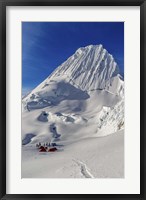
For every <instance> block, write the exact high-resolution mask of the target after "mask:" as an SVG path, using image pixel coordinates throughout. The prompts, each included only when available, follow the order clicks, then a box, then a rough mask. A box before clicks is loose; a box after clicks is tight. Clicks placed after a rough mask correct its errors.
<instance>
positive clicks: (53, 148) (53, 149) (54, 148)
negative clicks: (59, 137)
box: [48, 147, 57, 152]
mask: <svg viewBox="0 0 146 200" xmlns="http://www.w3.org/2000/svg"><path fill="white" fill-rule="evenodd" d="M54 151H57V148H56V147H52V148H50V149H49V150H48V152H54Z"/></svg>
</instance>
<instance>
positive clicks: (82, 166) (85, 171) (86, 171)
mask: <svg viewBox="0 0 146 200" xmlns="http://www.w3.org/2000/svg"><path fill="white" fill-rule="evenodd" d="M73 161H74V162H76V163H77V165H78V166H79V167H80V170H81V174H82V175H83V176H84V177H85V178H94V176H93V175H92V174H91V172H90V171H89V168H88V167H87V165H86V164H85V163H84V162H82V161H80V160H77V159H73Z"/></svg>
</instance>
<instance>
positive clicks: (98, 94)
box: [22, 45, 124, 178]
mask: <svg viewBox="0 0 146 200" xmlns="http://www.w3.org/2000/svg"><path fill="white" fill-rule="evenodd" d="M22 108H23V109H22V110H23V112H22V144H23V146H22V155H23V157H22V162H23V165H22V176H23V177H33V176H34V177H45V176H46V177H52V176H53V177H57V176H58V177H71V171H72V169H70V172H68V174H66V173H64V174H62V172H64V170H63V171H62V170H60V172H57V174H56V175H55V173H56V170H59V169H58V167H57V166H56V165H58V164H59V162H60V165H62V166H64V165H63V164H62V162H67V161H69V162H70V163H72V167H75V168H74V169H73V170H75V172H77V171H78V170H79V169H78V168H80V172H77V175H75V174H74V175H72V177H84V178H85V177H86V178H89V177H90V178H93V177H110V175H111V177H119V176H121V177H123V171H122V170H123V169H122V166H123V161H122V158H123V157H122V156H123V145H124V144H123V131H122V132H120V136H118V138H119V140H118V143H119V144H120V147H118V145H115V143H116V138H117V136H115V134H114V136H113V137H112V136H111V137H109V136H107V135H109V134H113V133H115V132H116V133H117V134H119V131H121V130H123V129H124V81H123V80H122V77H121V76H120V74H119V68H118V65H117V63H116V62H115V60H114V58H113V56H112V55H110V54H109V53H108V52H107V50H106V49H104V48H103V46H102V45H89V46H87V47H82V48H79V49H78V50H77V51H76V52H75V54H73V55H72V56H71V57H69V58H68V59H67V60H66V61H65V62H64V63H63V64H61V65H60V66H59V67H58V68H57V69H56V70H55V71H54V72H53V73H52V74H51V75H50V76H49V77H48V78H47V79H46V80H44V81H43V82H42V83H41V84H40V85H39V86H37V87H36V88H35V89H34V90H33V91H32V92H30V93H29V94H28V95H27V96H25V97H24V98H23V99H22ZM102 136H107V138H112V139H113V141H112V139H109V147H108V148H105V151H103V154H105V155H103V154H101V155H99V154H98V147H97V146H98V145H99V146H100V148H99V150H100V151H102V150H101V149H102V148H104V146H105V145H106V144H107V145H108V142H107V140H108V139H103V141H106V142H105V143H104V142H102V143H101V144H102V145H101V144H100V141H102V140H101V139H100V137H102ZM39 142H41V143H42V144H43V143H46V142H51V143H52V142H55V143H57V145H59V147H60V146H61V149H60V150H62V151H59V152H57V155H56V154H51V155H50V154H49V155H48V154H47V156H46V154H45V156H46V157H44V156H39V155H38V150H37V149H36V148H35V145H36V144H37V143H39ZM113 144H114V145H113ZM92 145H93V147H92ZM88 147H89V148H88ZM76 148H77V151H76ZM80 148H81V149H82V148H83V149H84V151H83V152H82V153H81V154H80ZM96 148H97V149H96ZM110 148H111V155H112V152H113V155H114V152H118V151H119V149H118V148H121V150H120V155H118V156H119V158H121V162H122V163H121V166H119V163H120V160H119V158H117V155H116V156H115V157H116V161H115V162H116V163H115V164H113V161H114V160H113V159H114V158H115V157H113V158H110V159H107V161H106V160H102V158H101V157H102V156H103V157H106V158H107V155H109V153H108V152H110V150H109V149H110ZM87 151H89V152H90V153H89V154H87V155H88V156H89V157H94V158H96V157H95V155H97V154H98V155H97V158H100V159H101V161H102V162H101V165H100V166H102V165H105V164H106V163H108V162H109V163H110V164H111V165H116V167H115V168H114V171H113V172H112V169H111V170H109V172H107V170H105V172H104V173H101V174H100V172H101V171H102V170H99V164H98V167H97V169H95V171H96V172H94V167H93V165H94V164H95V165H97V160H96V159H95V161H93V160H92V162H93V165H92V166H91V167H90V169H91V170H92V173H90V170H88V167H86V164H87V163H86V162H84V161H85V160H86V161H87V160H88V158H86V159H85V160H84V159H82V157H84V152H87ZM73 152H76V154H78V153H79V155H80V156H79V157H78V158H77V157H76V156H75V154H74V153H73ZM60 155H61V157H62V156H63V157H64V159H65V160H62V158H60V157H59V156H60ZM111 155H110V156H111ZM48 156H49V158H50V157H51V160H52V162H54V163H52V164H50V161H49V158H48ZM88 156H87V157H88ZM34 157H35V158H37V160H35V159H34ZM111 157H112V156H111ZM47 158H48V161H47V160H46V159H47ZM41 160H44V161H45V162H46V163H48V162H49V165H50V166H52V169H51V170H53V171H52V174H51V173H48V171H47V172H46V173H45V172H42V170H41V169H40V171H38V170H39V169H36V168H35V167H34V171H33V166H34V164H33V162H34V163H36V164H37V163H39V162H41ZM89 160H90V159H89ZM26 165H28V166H27V167H26ZM46 165H47V164H45V166H46ZM88 165H90V163H88ZM39 166H40V165H39ZM45 166H44V168H45ZM55 166H56V167H57V168H56V167H55ZM66 166H67V168H69V166H68V164H65V167H66ZM103 167H105V166H103ZM44 168H43V169H44ZM111 168H112V167H111ZM27 169H28V170H27ZM35 169H36V172H35ZM49 169H50V168H49ZM31 170H32V171H31ZM98 170H99V171H98ZM119 170H120V172H119ZM43 171H44V170H43ZM116 171H118V172H116ZM75 172H74V173H75Z"/></svg>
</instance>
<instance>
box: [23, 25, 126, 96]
mask: <svg viewBox="0 0 146 200" xmlns="http://www.w3.org/2000/svg"><path fill="white" fill-rule="evenodd" d="M90 44H94V45H95V44H102V45H103V46H104V48H106V49H107V50H108V52H109V53H111V54H112V55H113V56H114V58H115V60H116V62H117V63H118V65H119V67H120V71H121V74H123V72H124V23H123V22H23V23H22V93H23V94H25V93H27V92H28V91H30V90H32V89H33V88H35V87H36V86H37V85H38V84H39V83H41V82H42V81H43V80H44V79H45V78H46V77H47V76H49V74H50V73H51V72H52V71H53V70H54V69H55V68H56V67H58V66H59V65H60V64H61V63H62V62H64V61H65V60H66V59H67V58H68V57H69V56H71V55H72V54H73V53H74V52H75V51H76V50H77V49H78V48H79V47H81V46H87V45H90Z"/></svg>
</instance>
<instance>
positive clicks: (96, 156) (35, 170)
mask: <svg viewBox="0 0 146 200" xmlns="http://www.w3.org/2000/svg"><path fill="white" fill-rule="evenodd" d="M22 178H124V134H123V131H120V132H116V133H115V134H112V135H110V136H107V137H102V138H88V139H87V138H86V139H83V140H79V141H77V142H74V143H72V144H70V145H67V146H61V147H60V149H59V150H58V152H56V153H48V152H45V153H39V152H38V150H37V149H36V147H35V146H33V145H32V146H24V147H23V151H22Z"/></svg>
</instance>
